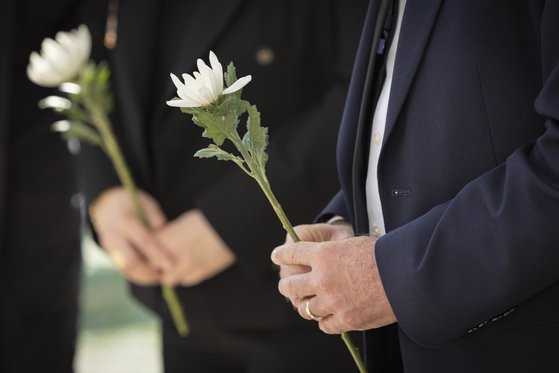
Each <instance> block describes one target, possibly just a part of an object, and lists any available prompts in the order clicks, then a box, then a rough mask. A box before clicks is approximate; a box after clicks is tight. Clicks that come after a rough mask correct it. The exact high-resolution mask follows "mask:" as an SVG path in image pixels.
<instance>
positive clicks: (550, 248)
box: [376, 1, 559, 346]
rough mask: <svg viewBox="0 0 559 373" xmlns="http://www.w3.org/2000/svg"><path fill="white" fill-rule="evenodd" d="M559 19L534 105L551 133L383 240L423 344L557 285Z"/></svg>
mask: <svg viewBox="0 0 559 373" xmlns="http://www.w3.org/2000/svg"><path fill="white" fill-rule="evenodd" d="M558 18H559V3H557V2H553V1H548V2H546V5H545V8H544V10H543V13H542V23H541V47H542V48H541V50H542V72H543V76H544V80H543V82H544V85H543V89H542V90H541V92H540V93H539V95H538V97H537V99H536V102H535V108H536V111H537V113H538V114H539V115H541V116H542V117H544V118H545V119H546V131H545V132H544V133H543V134H542V135H541V136H540V137H539V138H538V139H537V140H536V141H535V142H533V143H531V144H528V145H526V146H524V147H521V148H519V149H517V150H516V151H515V152H514V153H513V154H512V155H511V156H510V157H509V158H508V159H507V160H506V162H505V163H504V164H502V165H500V166H498V167H496V168H495V169H493V170H491V171H489V172H487V173H486V174H484V175H482V176H480V177H479V178H477V179H475V180H473V181H472V182H470V183H469V184H468V185H466V186H465V187H464V188H463V189H462V190H461V191H460V192H459V193H458V194H457V195H456V196H455V197H454V198H453V199H452V200H450V201H448V202H446V203H445V204H443V205H440V206H437V207H435V208H433V209H432V210H431V211H429V212H428V213H427V214H425V215H423V216H421V217H419V218H417V219H415V220H413V221H411V222H410V223H408V224H406V225H404V226H402V227H400V228H398V229H396V230H394V231H392V232H390V233H388V234H386V235H385V236H383V237H382V238H381V239H380V240H379V241H378V242H377V248H376V258H377V263H378V267H379V271H380V275H381V279H382V282H383V285H384V288H385V290H386V293H387V296H388V298H389V301H390V303H391V305H392V307H393V309H394V312H395V314H396V317H397V319H398V322H399V324H400V326H401V328H402V329H403V330H404V331H405V333H406V334H408V335H409V336H410V337H411V338H412V339H414V340H415V341H416V342H417V343H419V344H421V345H424V346H440V345H443V344H445V343H447V342H449V341H451V340H453V339H455V338H458V337H460V336H462V335H464V334H465V333H466V332H467V331H468V330H469V329H471V328H472V327H474V326H476V325H479V324H483V323H484V322H485V321H486V320H490V319H491V318H492V317H494V316H495V315H499V314H502V313H503V312H506V311H507V310H509V309H511V308H512V307H515V306H516V305H518V304H520V303H522V302H524V301H526V300H528V299H529V298H531V297H532V296H534V295H536V294H538V293H539V292H541V291H542V290H544V289H545V288H546V287H548V286H550V285H552V284H554V283H557V281H559V272H558V271H557V268H558V267H559V250H557V242H559V230H558V229H557V222H558V221H559V49H558V48H557V44H558V42H559V37H558V35H559V23H558V22H557V19H558ZM528 125H529V124H528ZM519 307H521V306H519Z"/></svg>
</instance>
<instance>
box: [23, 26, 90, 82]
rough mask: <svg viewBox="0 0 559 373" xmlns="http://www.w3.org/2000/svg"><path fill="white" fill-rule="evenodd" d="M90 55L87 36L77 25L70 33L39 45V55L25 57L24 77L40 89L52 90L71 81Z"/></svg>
mask: <svg viewBox="0 0 559 373" xmlns="http://www.w3.org/2000/svg"><path fill="white" fill-rule="evenodd" d="M90 54H91V34H90V33H89V30H88V28H87V26H85V25H81V26H80V27H78V28H77V29H75V30H72V31H70V32H62V31H61V32H59V33H57V34H56V37H55V40H53V39H50V38H46V39H45V40H43V43H42V44H41V54H39V53H37V52H32V53H31V55H30V56H29V65H28V66H27V76H28V77H29V80H31V81H32V82H33V83H35V84H37V85H40V86H43V87H56V86H58V85H60V84H62V83H64V82H67V81H69V80H72V79H75V78H76V77H77V76H78V73H79V71H80V69H81V68H82V67H83V65H84V64H85V63H86V62H87V60H88V59H89V55H90Z"/></svg>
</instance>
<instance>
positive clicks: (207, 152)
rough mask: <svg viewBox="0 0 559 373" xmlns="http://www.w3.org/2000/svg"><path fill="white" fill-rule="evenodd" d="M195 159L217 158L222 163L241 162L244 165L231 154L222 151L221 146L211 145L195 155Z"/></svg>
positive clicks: (241, 161)
mask: <svg viewBox="0 0 559 373" xmlns="http://www.w3.org/2000/svg"><path fill="white" fill-rule="evenodd" d="M194 156H195V157H198V158H211V157H216V158H217V159H218V160H220V161H235V162H240V163H243V162H244V161H243V160H242V159H241V158H239V157H237V156H235V155H233V154H231V153H227V152H226V151H225V150H223V149H221V148H220V147H219V146H216V145H213V144H212V145H210V146H208V147H207V148H204V149H200V150H198V151H197V152H196V153H195V154H194Z"/></svg>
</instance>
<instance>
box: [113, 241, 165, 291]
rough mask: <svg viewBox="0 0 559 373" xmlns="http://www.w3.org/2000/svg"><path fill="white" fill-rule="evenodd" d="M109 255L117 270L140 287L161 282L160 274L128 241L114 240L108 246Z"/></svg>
mask: <svg viewBox="0 0 559 373" xmlns="http://www.w3.org/2000/svg"><path fill="white" fill-rule="evenodd" d="M108 247H110V249H106V250H107V254H108V256H109V258H110V259H111V261H112V262H113V265H114V266H115V267H116V269H117V270H118V271H119V272H121V273H122V274H123V275H124V276H125V277H126V278H127V279H129V280H131V281H133V282H134V283H136V284H139V285H148V284H150V285H153V284H156V283H158V282H159V272H158V271H157V270H156V269H155V268H153V267H151V266H150V264H149V263H147V262H145V261H144V260H143V259H142V258H141V257H140V255H138V254H137V253H136V252H135V250H134V249H133V248H132V247H130V246H129V245H128V243H127V242H126V240H124V239H118V238H114V239H113V240H112V242H111V244H110V245H109V246H108Z"/></svg>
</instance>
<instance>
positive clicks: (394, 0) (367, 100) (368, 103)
mask: <svg viewBox="0 0 559 373" xmlns="http://www.w3.org/2000/svg"><path fill="white" fill-rule="evenodd" d="M397 4H398V0H381V3H380V6H379V12H378V15H377V21H376V26H375V31H374V32H375V34H374V36H373V45H372V47H371V54H370V57H369V67H368V68H367V75H366V79H365V84H364V91H363V98H362V100H361V108H360V111H359V122H358V125H357V135H356V139H355V148H354V153H353V170H352V174H353V211H354V229H355V233H356V234H358V235H359V234H367V233H369V231H370V227H369V217H368V214H367V205H366V193H365V181H366V177H367V164H368V158H369V147H370V137H371V125H372V117H373V114H374V111H375V108H376V104H377V101H378V98H379V96H380V92H381V90H382V86H383V84H384V80H385V77H386V60H387V55H388V50H389V49H390V44H391V41H392V38H393V34H394V29H395V28H396V20H397Z"/></svg>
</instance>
